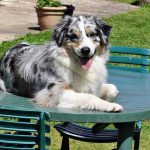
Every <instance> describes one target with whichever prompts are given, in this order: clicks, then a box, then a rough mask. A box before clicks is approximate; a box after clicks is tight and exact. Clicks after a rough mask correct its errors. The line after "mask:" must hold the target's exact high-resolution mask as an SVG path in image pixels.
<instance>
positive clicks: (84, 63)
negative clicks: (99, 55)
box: [79, 56, 93, 70]
mask: <svg viewBox="0 0 150 150" xmlns="http://www.w3.org/2000/svg"><path fill="white" fill-rule="evenodd" d="M92 58H93V56H92V57H79V59H80V64H81V68H82V69H84V70H88V69H89V68H90V67H91V65H92V62H93V59H92Z"/></svg>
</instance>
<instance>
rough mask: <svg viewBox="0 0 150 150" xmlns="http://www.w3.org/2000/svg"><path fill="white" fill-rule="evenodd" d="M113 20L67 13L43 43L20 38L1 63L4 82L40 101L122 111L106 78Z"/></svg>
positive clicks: (0, 85)
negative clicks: (110, 21)
mask: <svg viewBox="0 0 150 150" xmlns="http://www.w3.org/2000/svg"><path fill="white" fill-rule="evenodd" d="M110 31H111V26H109V25H107V24H106V23H105V22H103V21H102V20H101V19H99V18H97V17H94V16H75V17H69V16H66V17H65V18H64V19H63V20H62V22H60V23H59V24H58V25H56V27H55V29H54V32H53V35H52V40H51V42H49V43H48V44H44V45H30V44H28V43H20V44H18V45H16V46H15V47H12V48H11V49H9V50H8V51H7V52H6V54H5V55H4V57H3V58H2V59H1V64H0V77H1V79H0V88H1V90H2V91H4V92H9V93H13V94H16V95H19V96H25V97H31V98H33V101H34V102H35V103H36V104H38V105H40V106H42V107H58V108H67V109H86V110H97V111H105V112H119V111H122V110H123V108H122V106H120V105H119V104H117V103H111V102H109V100H110V99H113V98H115V97H116V96H117V94H118V90H117V88H116V86H115V85H113V84H107V81H106V79H107V69H106V62H107V60H108V56H109V52H108V50H107V47H108V42H109V41H108V38H109V35H110Z"/></svg>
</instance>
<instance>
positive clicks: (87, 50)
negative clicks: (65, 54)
mask: <svg viewBox="0 0 150 150" xmlns="http://www.w3.org/2000/svg"><path fill="white" fill-rule="evenodd" d="M81 54H82V56H83V57H88V56H89V54H90V48H89V47H83V48H82V49H81Z"/></svg>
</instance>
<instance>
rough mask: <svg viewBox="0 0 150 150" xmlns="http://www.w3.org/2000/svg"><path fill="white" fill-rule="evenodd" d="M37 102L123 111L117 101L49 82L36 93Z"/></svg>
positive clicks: (53, 105)
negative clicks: (110, 100)
mask: <svg viewBox="0 0 150 150" xmlns="http://www.w3.org/2000/svg"><path fill="white" fill-rule="evenodd" d="M34 101H35V102H36V103H37V104H39V105H41V106H44V107H60V108H68V109H77V108H78V109H87V110H99V111H107V112H115V111H122V109H123V108H122V107H121V106H120V105H119V104H116V103H110V102H107V101H105V100H102V99H100V98H98V97H96V96H94V95H92V94H88V93H77V92H75V91H74V90H72V89H71V88H69V87H66V86H64V85H60V83H59V84H57V83H56V84H49V85H48V86H47V87H45V88H44V89H43V90H41V91H39V92H38V93H36V95H35V100H34Z"/></svg>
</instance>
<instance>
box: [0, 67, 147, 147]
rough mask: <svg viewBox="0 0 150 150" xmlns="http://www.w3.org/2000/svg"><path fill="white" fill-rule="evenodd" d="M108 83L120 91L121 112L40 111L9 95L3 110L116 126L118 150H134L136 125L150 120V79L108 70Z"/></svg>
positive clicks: (0, 99)
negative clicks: (44, 114) (133, 142)
mask: <svg viewBox="0 0 150 150" xmlns="http://www.w3.org/2000/svg"><path fill="white" fill-rule="evenodd" d="M108 81H109V83H113V84H115V85H116V86H117V87H118V89H119V91H120V93H119V95H118V96H117V98H116V99H115V100H114V101H115V102H117V103H119V104H121V105H122V106H123V108H124V110H123V111H122V112H119V113H107V112H99V111H87V110H69V109H60V108H59V109H58V108H41V107H38V106H37V105H35V104H34V103H32V102H31V101H30V100H29V99H27V98H21V97H18V96H14V95H11V94H6V93H0V109H2V110H3V109H4V110H7V109H9V110H11V109H12V110H16V111H17V110H21V111H26V112H28V111H29V112H44V113H46V114H48V116H49V121H62V122H85V123H86V122H94V123H115V124H117V125H118V128H119V140H118V143H117V147H118V150H131V149H132V133H133V128H134V123H135V122H137V121H141V120H148V119H150V75H149V74H145V73H137V72H130V71H123V70H115V69H109V76H108ZM51 138H53V137H51ZM42 150H43V149H42Z"/></svg>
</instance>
